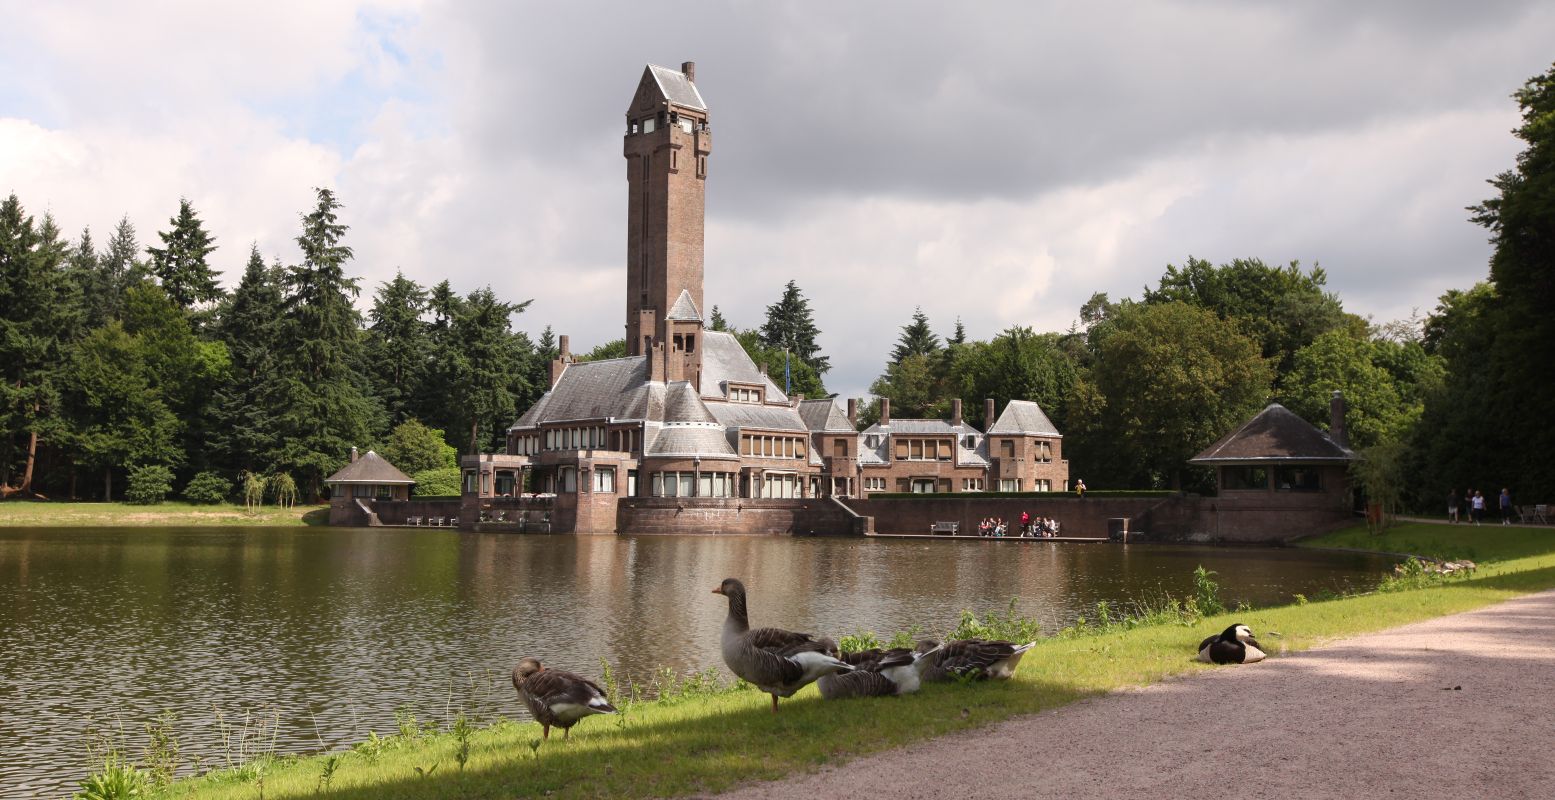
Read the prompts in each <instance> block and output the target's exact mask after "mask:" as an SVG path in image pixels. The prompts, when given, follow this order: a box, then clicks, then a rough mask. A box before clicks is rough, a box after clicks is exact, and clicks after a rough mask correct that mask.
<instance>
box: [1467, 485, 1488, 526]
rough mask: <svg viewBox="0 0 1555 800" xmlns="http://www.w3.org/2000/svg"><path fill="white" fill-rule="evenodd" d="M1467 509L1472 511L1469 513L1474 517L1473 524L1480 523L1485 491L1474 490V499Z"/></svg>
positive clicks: (1483, 509) (1482, 516)
mask: <svg viewBox="0 0 1555 800" xmlns="http://www.w3.org/2000/svg"><path fill="white" fill-rule="evenodd" d="M1469 510H1470V511H1471V512H1473V513H1472V514H1471V516H1473V517H1474V524H1475V525H1478V524H1479V523H1480V520H1482V519H1484V518H1485V493H1484V492H1481V491H1480V490H1478V489H1475V490H1474V500H1473V502H1472V504H1471V505H1470V507H1469Z"/></svg>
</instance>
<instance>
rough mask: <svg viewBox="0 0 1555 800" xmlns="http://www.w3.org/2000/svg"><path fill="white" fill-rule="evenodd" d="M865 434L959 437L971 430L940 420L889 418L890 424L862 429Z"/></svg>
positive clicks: (877, 424) (874, 425)
mask: <svg viewBox="0 0 1555 800" xmlns="http://www.w3.org/2000/svg"><path fill="white" fill-rule="evenodd" d="M864 432H865V433H871V432H874V433H894V434H896V435H898V436H900V435H902V434H912V435H914V436H925V435H930V436H961V435H963V434H967V433H971V432H972V429H971V428H970V427H968V426H967V425H965V424H963V425H958V426H952V425H951V424H950V423H949V422H946V421H945V420H942V419H897V418H895V417H892V418H891V424H889V425H881V424H880V423H878V422H877V423H875V424H873V425H871V426H869V427H868V428H865V429H864Z"/></svg>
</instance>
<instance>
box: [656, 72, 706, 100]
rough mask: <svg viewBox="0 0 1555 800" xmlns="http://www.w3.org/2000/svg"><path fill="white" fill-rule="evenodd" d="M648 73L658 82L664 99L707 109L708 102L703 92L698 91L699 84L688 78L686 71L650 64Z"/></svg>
mask: <svg viewBox="0 0 1555 800" xmlns="http://www.w3.org/2000/svg"><path fill="white" fill-rule="evenodd" d="M648 74H650V75H652V76H653V79H654V80H655V81H657V82H658V84H659V91H660V92H663V93H664V99H666V100H668V101H670V102H671V103H674V104H675V105H677V106H685V107H686V108H694V109H696V110H698V111H706V110H707V103H706V102H704V101H703V100H702V93H701V92H699V91H697V85H696V84H695V83H692V82H691V81H690V80H688V79H687V78H686V75H685V73H683V72H681V71H680V70H678V69H673V68H670V67H661V66H659V65H658V64H649V65H648Z"/></svg>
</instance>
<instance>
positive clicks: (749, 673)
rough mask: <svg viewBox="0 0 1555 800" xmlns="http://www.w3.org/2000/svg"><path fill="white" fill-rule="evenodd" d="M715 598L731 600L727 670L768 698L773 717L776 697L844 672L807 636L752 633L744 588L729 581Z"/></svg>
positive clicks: (840, 663)
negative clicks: (827, 676)
mask: <svg viewBox="0 0 1555 800" xmlns="http://www.w3.org/2000/svg"><path fill="white" fill-rule="evenodd" d="M713 594H721V595H723V596H725V597H727V598H729V617H728V619H726V620H724V627H723V640H722V649H723V657H724V663H725V664H727V665H729V671H730V672H733V673H734V674H735V675H738V676H739V677H740V678H741V679H742V680H744V681H745V682H747V683H750V684H752V685H754V686H755V687H756V688H758V689H760V690H762V691H763V692H766V693H767V694H770V695H772V713H774V714H776V713H777V705H778V698H779V697H791V696H793V694H794V692H797V691H799V690H800V689H802V688H804V687H805V685H806V684H809V683H813V682H814V681H815V680H816V679H817V678H819V677H821V676H822V675H829V674H831V673H834V672H848V671H851V670H852V669H853V667H851V666H849V665H848V664H847V662H844V661H841V660H839V659H836V658H833V657H831V656H829V655H827V654H826V645H825V643H823V642H819V641H816V640H815V638H814V637H812V636H811V635H810V634H808V633H795V632H793V631H785V630H781V629H779V628H755V629H752V628H751V626H750V619H749V618H748V617H747V616H746V613H745V584H743V583H740V582H739V581H738V580H736V579H734V578H727V579H725V580H724V582H723V583H721V584H719V586H718V588H717V589H714V590H713Z"/></svg>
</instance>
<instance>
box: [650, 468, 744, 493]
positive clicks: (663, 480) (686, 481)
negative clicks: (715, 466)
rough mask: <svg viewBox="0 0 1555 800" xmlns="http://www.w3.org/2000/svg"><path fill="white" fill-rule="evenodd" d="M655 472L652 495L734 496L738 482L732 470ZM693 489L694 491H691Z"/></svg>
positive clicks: (651, 485)
mask: <svg viewBox="0 0 1555 800" xmlns="http://www.w3.org/2000/svg"><path fill="white" fill-rule="evenodd" d="M700 478H701V480H700V482H698V475H697V474H696V473H695V472H655V473H653V481H652V483H651V484H650V487H651V492H652V496H654V497H734V496H735V495H736V487H737V486H738V483H737V481H736V478H735V475H734V473H732V472H704V473H702V474H701V476H700ZM693 489H694V490H695V491H693Z"/></svg>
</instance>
